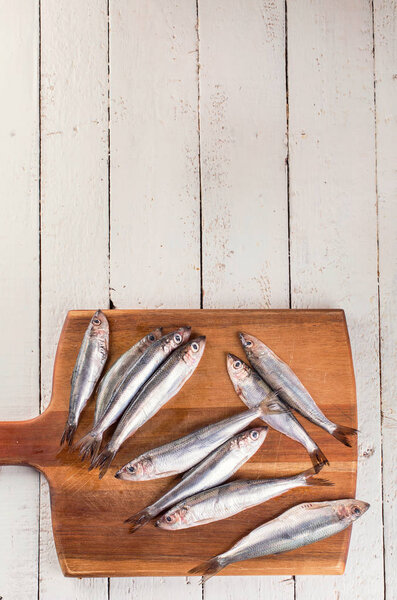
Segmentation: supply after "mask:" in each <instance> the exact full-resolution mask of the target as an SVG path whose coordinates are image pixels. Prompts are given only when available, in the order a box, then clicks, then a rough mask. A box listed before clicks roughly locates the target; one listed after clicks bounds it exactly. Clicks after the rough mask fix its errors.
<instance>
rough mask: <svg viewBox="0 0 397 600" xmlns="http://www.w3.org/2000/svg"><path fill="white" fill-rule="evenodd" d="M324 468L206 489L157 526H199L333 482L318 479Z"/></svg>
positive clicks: (235, 482) (173, 511)
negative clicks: (295, 491)
mask: <svg viewBox="0 0 397 600" xmlns="http://www.w3.org/2000/svg"><path fill="white" fill-rule="evenodd" d="M320 468H322V467H320V466H317V468H314V467H313V468H311V469H308V470H307V471H303V472H302V473H299V474H298V475H293V476H290V477H280V478H277V479H255V480H237V481H232V482H231V483H226V484H224V485H220V486H217V487H214V488H212V489H210V490H206V491H202V492H200V493H198V494H195V495H192V496H189V497H187V498H185V499H184V501H183V502H180V503H179V504H177V505H176V506H173V507H172V508H171V509H170V510H169V511H168V512H166V513H165V515H163V516H162V517H161V519H160V520H159V521H158V522H157V525H158V526H159V527H161V528H163V529H186V528H188V527H196V526H198V525H204V524H206V523H212V522H214V521H219V520H221V519H227V518H229V517H232V516H233V515H235V514H237V513H239V512H241V511H243V510H246V509H248V508H252V507H253V506H257V505H258V504H262V503H263V502H267V501H268V500H270V499H271V498H274V497H275V496H279V495H281V494H284V493H285V492H287V491H289V490H292V489H294V488H296V487H302V486H309V485H318V486H329V485H332V484H331V483H330V482H329V481H327V480H326V479H321V478H314V475H316V473H317V472H318V471H320Z"/></svg>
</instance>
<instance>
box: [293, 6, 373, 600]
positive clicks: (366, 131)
mask: <svg viewBox="0 0 397 600" xmlns="http://www.w3.org/2000/svg"><path fill="white" fill-rule="evenodd" d="M371 21H372V18H371V4H370V3H369V2H365V1H362V0H353V1H352V2H348V3H346V2H343V0H330V1H327V0H325V1H324V0H320V1H319V2H314V3H313V2H311V1H310V0H289V1H288V85H289V124H290V129H289V131H290V161H289V165H290V217H291V218H290V235H291V301H292V306H293V307H294V308H306V307H310V308H315V307H317V308H320V307H326V306H339V307H340V308H343V309H344V310H345V312H346V318H347V322H348V325H349V332H350V338H351V344H352V352H353V357H354V364H355V367H356V380H357V398H358V414H359V423H360V427H359V429H360V433H359V438H358V442H359V469H358V473H359V476H358V481H357V496H358V498H362V499H364V500H366V501H367V502H369V503H370V504H371V511H370V512H369V513H368V518H367V519H366V522H365V523H364V522H363V523H362V524H360V523H359V524H358V525H357V527H356V528H354V529H353V534H352V545H351V553H350V559H349V563H348V568H347V570H346V574H345V577H343V578H338V577H333V578H332V577H330V578H328V579H325V580H324V581H323V582H322V593H323V596H324V597H325V598H327V599H328V598H333V597H335V598H339V600H350V599H351V598H355V597H357V596H359V597H360V600H372V599H373V598H382V596H383V556H382V550H381V548H382V526H383V524H382V499H381V494H380V489H381V487H380V485H381V455H380V451H381V436H380V419H379V353H378V343H379V341H378V333H379V330H378V299H377V293H378V288H377V260H376V246H377V236H376V233H377V231H376V223H377V214H376V187H375V160H374V139H375V135H374V134H375V122H374V112H373V111H374V80H373V39H372V22H371ZM363 548H365V549H366V550H367V552H368V557H367V559H366V560H364V561H363V556H362V553H363ZM358 590H359V591H358ZM296 592H297V598H298V600H299V599H300V598H302V599H304V600H316V599H317V598H318V589H317V588H316V586H314V585H313V581H312V579H311V578H298V579H297V583H296Z"/></svg>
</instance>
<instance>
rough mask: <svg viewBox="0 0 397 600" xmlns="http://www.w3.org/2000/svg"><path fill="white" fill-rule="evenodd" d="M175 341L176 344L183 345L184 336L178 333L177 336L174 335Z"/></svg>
mask: <svg viewBox="0 0 397 600" xmlns="http://www.w3.org/2000/svg"><path fill="white" fill-rule="evenodd" d="M174 340H175V342H176V343H177V344H180V343H181V341H182V336H181V335H180V334H179V333H176V334H175V335H174Z"/></svg>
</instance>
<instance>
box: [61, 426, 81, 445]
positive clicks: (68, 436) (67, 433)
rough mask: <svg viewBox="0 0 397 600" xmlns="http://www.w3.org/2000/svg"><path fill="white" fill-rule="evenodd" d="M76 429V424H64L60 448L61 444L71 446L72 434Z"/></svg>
mask: <svg viewBox="0 0 397 600" xmlns="http://www.w3.org/2000/svg"><path fill="white" fill-rule="evenodd" d="M76 429H77V423H69V422H67V423H66V427H65V430H64V432H63V434H62V437H61V443H60V446H63V444H64V443H65V442H66V443H67V445H68V446H70V445H71V443H72V441H73V437H74V434H75V432H76Z"/></svg>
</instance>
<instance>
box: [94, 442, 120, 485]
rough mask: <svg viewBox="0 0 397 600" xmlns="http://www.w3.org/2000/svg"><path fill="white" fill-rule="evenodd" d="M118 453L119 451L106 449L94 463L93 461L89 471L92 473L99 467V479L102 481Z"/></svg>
mask: <svg viewBox="0 0 397 600" xmlns="http://www.w3.org/2000/svg"><path fill="white" fill-rule="evenodd" d="M116 452H117V450H110V449H109V448H108V447H106V448H105V449H104V450H103V451H102V452H101V454H100V455H99V456H98V457H97V458H96V459H95V460H94V461H92V463H91V465H90V467H89V471H91V469H94V468H95V467H98V468H99V470H100V473H99V479H102V477H103V476H104V475H105V473H106V471H107V470H108V468H109V467H110V465H111V463H112V460H113V459H114V457H115V456H116Z"/></svg>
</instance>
